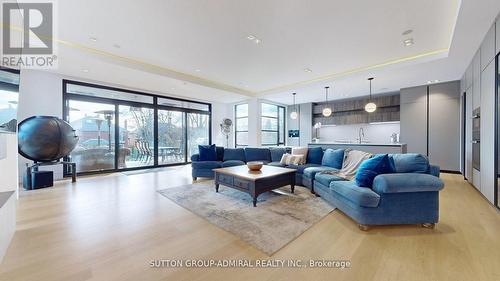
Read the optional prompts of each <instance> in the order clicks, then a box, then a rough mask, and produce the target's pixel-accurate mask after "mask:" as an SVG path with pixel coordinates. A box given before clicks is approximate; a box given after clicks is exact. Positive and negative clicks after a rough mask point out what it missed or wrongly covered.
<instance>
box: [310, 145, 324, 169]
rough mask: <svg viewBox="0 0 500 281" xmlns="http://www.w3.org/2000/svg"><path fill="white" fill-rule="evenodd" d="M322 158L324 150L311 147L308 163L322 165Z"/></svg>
mask: <svg viewBox="0 0 500 281" xmlns="http://www.w3.org/2000/svg"><path fill="white" fill-rule="evenodd" d="M322 158H323V148H321V147H310V148H309V149H308V151H307V159H306V163H308V164H318V165H321V160H322Z"/></svg>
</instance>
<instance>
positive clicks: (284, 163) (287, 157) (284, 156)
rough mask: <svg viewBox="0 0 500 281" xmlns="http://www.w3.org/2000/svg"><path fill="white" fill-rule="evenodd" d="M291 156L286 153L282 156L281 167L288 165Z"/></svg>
mask: <svg viewBox="0 0 500 281" xmlns="http://www.w3.org/2000/svg"><path fill="white" fill-rule="evenodd" d="M290 156H292V155H291V154H288V153H285V154H283V156H281V160H280V164H281V165H287V163H288V159H290Z"/></svg>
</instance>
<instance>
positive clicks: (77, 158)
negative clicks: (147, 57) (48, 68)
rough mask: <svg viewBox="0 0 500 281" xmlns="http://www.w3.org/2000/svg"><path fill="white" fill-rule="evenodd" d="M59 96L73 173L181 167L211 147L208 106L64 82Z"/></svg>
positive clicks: (209, 107) (209, 108)
mask: <svg viewBox="0 0 500 281" xmlns="http://www.w3.org/2000/svg"><path fill="white" fill-rule="evenodd" d="M63 90H64V106H63V111H64V118H65V120H66V121H68V122H69V123H70V124H71V126H72V127H73V128H74V129H75V130H76V131H77V135H78V136H79V137H80V140H79V143H78V146H77V148H76V149H75V150H74V151H73V152H72V153H71V155H70V156H69V157H68V158H69V159H67V160H70V161H73V162H76V165H77V172H78V173H95V172H103V171H104V172H109V171H117V170H130V169H141V168H149V167H157V166H165V165H177V164H186V163H188V162H189V161H190V159H191V155H193V154H195V153H198V145H200V144H210V143H211V132H210V122H211V121H210V120H211V113H210V110H211V106H210V104H206V103H200V102H193V101H186V100H180V99H174V98H165V97H158V96H154V95H149V94H144V93H139V92H135V91H129V90H122V89H116V88H110V87H105V86H99V85H92V84H87V83H81V82H74V81H67V80H64V81H63ZM115 152H117V153H115Z"/></svg>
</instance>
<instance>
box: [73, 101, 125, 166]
mask: <svg viewBox="0 0 500 281" xmlns="http://www.w3.org/2000/svg"><path fill="white" fill-rule="evenodd" d="M67 110H68V116H67V120H66V121H68V122H69V123H70V125H71V127H73V129H75V130H76V134H77V135H78V136H79V137H80V139H79V141H78V145H77V146H76V148H75V149H74V150H73V151H72V152H71V155H70V158H71V161H73V162H75V163H76V171H77V172H79V173H81V172H94V171H109V170H114V169H115V168H116V167H115V125H114V116H115V105H113V104H110V103H103V102H90V101H81V100H69V101H68V108H67Z"/></svg>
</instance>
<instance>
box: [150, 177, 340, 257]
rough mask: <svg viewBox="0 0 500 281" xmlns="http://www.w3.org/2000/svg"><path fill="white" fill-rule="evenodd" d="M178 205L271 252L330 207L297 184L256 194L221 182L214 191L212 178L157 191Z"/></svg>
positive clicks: (313, 222)
mask: <svg viewBox="0 0 500 281" xmlns="http://www.w3.org/2000/svg"><path fill="white" fill-rule="evenodd" d="M158 192H159V193H160V194H162V195H163V196H165V197H167V198H169V199H170V200H172V201H174V202H175V203H177V204H178V205H180V206H182V207H184V208H186V209H188V210H190V211H192V212H193V213H195V214H197V215H199V216H201V217H203V218H205V219H206V220H208V221H209V222H211V223H212V224H215V225H216V226H218V227H220V228H222V229H225V230H226V231H229V232H231V233H233V234H235V235H237V236H238V237H240V238H241V239H242V240H243V241H246V242H247V243H249V244H251V245H253V246H254V247H255V248H257V249H259V250H261V251H263V252H264V253H266V254H268V255H269V256H271V255H272V254H274V253H275V252H276V251H278V250H279V249H281V248H282V247H284V246H285V245H286V244H288V243H290V242H291V241H293V240H294V239H295V238H297V237H298V236H299V235H301V234H302V233H303V232H304V231H306V230H307V229H308V228H310V227H311V226H312V225H313V224H315V223H317V222H318V221H320V220H321V219H322V218H323V217H325V216H326V215H327V214H329V213H330V212H331V211H333V209H334V208H333V207H331V206H330V205H328V204H327V203H326V202H325V201H323V200H322V199H321V198H318V197H316V196H315V195H313V194H311V192H310V191H309V190H308V189H306V188H304V187H301V186H297V187H295V194H292V193H290V186H287V187H282V188H280V189H277V190H274V191H272V192H266V193H264V194H261V195H260V196H259V197H258V201H257V207H253V206H252V198H251V196H250V195H249V194H247V193H244V192H241V191H237V190H234V189H232V188H229V187H225V186H223V185H221V186H220V189H219V193H216V192H215V187H214V185H213V182H212V181H207V182H203V183H196V184H191V185H185V186H178V187H173V188H167V189H164V190H160V191H158Z"/></svg>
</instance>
